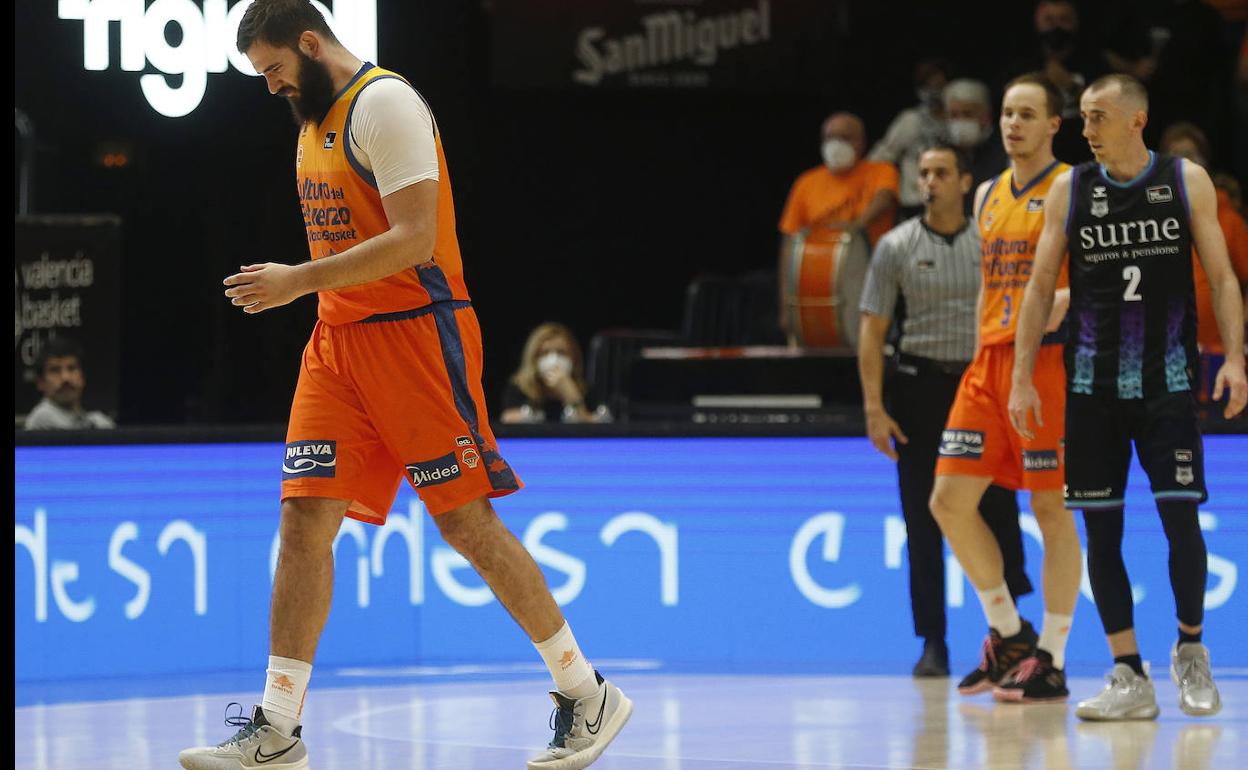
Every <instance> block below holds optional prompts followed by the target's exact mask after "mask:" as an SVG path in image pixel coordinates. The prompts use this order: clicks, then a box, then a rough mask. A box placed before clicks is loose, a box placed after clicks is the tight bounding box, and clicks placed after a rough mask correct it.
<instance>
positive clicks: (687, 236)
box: [14, 0, 1100, 423]
mask: <svg viewBox="0 0 1248 770" xmlns="http://www.w3.org/2000/svg"><path fill="white" fill-rule="evenodd" d="M774 1H779V0H773V2H774ZM55 5H56V4H55V3H53V2H50V0H18V3H17V5H16V10H15V35H14V44H15V55H14V61H15V75H14V100H15V104H16V106H17V107H18V108H20V109H22V110H24V111H26V112H27V113H28V114H29V115H30V116H31V118H32V119H33V121H34V122H35V125H36V127H37V130H38V136H39V152H38V177H37V183H36V185H37V186H36V195H35V210H37V211H40V212H44V213H53V212H55V213H73V212H115V213H117V214H119V215H120V216H121V217H122V218H123V219H124V222H125V226H124V232H123V254H124V281H123V285H124V289H123V291H124V295H123V300H124V310H123V322H122V326H121V329H120V330H119V333H120V334H121V337H122V351H123V352H122V356H123V361H122V363H123V366H122V372H123V381H122V405H121V420H122V421H123V422H129V423H135V422H182V421H190V422H198V421H226V422H250V421H265V422H270V421H271V422H280V421H282V420H284V419H285V416H286V412H287V409H288V406H289V399H290V394H291V392H292V391H293V386H294V382H295V377H296V374H297V367H298V360H299V352H300V350H301V349H302V346H303V344H304V342H305V340H306V338H307V333H308V331H309V329H310V327H311V325H312V323H313V320H314V317H315V300H314V299H313V298H311V297H306V298H304V299H302V300H300V301H299V302H297V303H295V304H294V305H293V306H291V307H288V308H284V309H280V310H277V311H272V312H269V313H265V314H263V315H261V316H258V317H249V316H245V315H244V314H242V313H241V312H239V311H238V310H236V309H235V308H232V307H231V306H230V305H229V304H228V303H227V302H226V300H225V299H224V298H223V297H222V295H221V289H222V287H221V279H222V278H223V277H224V276H225V275H227V274H229V273H231V272H234V270H235V268H236V267H237V266H238V265H240V264H244V263H248V262H257V261H284V262H295V261H299V260H301V259H304V258H306V244H305V240H304V235H303V231H302V223H301V220H300V216H299V211H298V207H297V203H296V199H295V195H294V184H293V175H292V173H291V172H292V158H293V152H294V149H293V148H294V141H295V128H294V126H293V124H292V122H291V120H290V118H289V113H288V109H287V107H286V105H285V104H284V102H283V101H282V100H279V99H276V98H273V97H271V96H269V95H268V94H267V92H266V91H265V89H264V87H263V84H262V82H261V81H259V80H255V79H249V78H245V77H242V76H240V75H238V74H237V73H234V72H231V73H229V74H226V75H210V76H209V82H208V90H207V94H206V95H205V97H204V101H203V103H202V104H201V105H200V107H199V108H198V109H197V110H196V111H195V112H194V113H193V114H192V115H190V116H188V117H185V118H180V119H168V118H164V117H161V116H159V115H157V114H156V113H154V112H153V111H152V110H151V108H150V107H149V106H148V105H147V104H146V102H145V101H144V100H143V97H142V94H141V92H140V89H139V85H138V73H129V72H122V71H120V70H119V69H118V68H117V67H116V64H115V62H116V57H117V43H116V32H115V31H114V33H113V57H114V66H113V68H112V69H110V70H108V71H105V72H85V71H84V70H83V69H82V65H81V62H82V58H81V57H82V35H83V31H82V24H81V23H80V22H74V21H61V20H58V19H57V18H56V10H55ZM378 5H379V8H378V15H379V19H378V26H379V30H380V31H379V35H378V40H379V55H378V60H379V61H378V63H379V64H381V65H383V66H386V67H389V68H391V69H394V70H397V71H399V72H400V73H403V74H404V75H406V76H407V77H408V78H409V79H410V80H411V81H412V82H413V84H414V85H416V87H417V88H418V89H419V90H420V91H421V92H422V93H423V94H424V95H425V97H426V98H427V99H428V101H429V102H430V104H431V105H432V106H433V109H434V113H435V116H436V118H437V120H438V123H439V126H440V128H441V130H442V133H443V137H444V143H445V147H446V152H447V156H448V162H449V167H450V172H451V177H452V180H453V184H454V191H455V196H456V208H457V213H458V216H459V237H460V240H461V244H462V247H463V251H464V255H465V262H466V265H467V273H468V281H469V287H470V290H471V291H472V293H473V296H474V300H475V303H476V306H477V311H478V313H479V315H480V317H481V320H482V324H483V328H484V333H485V344H486V375H485V377H486V392H487V394H488V395H489V397H490V398H491V399H493V398H496V397H497V396H498V395H499V394H500V392H501V388H502V386H503V382H504V380H505V378H506V376H507V375H508V374H509V373H510V371H511V370H512V369H513V368H514V366H515V365H516V363H517V359H518V354H519V350H520V347H521V345H522V343H523V340H524V338H525V336H526V335H527V333H528V331H529V330H530V329H531V328H532V327H533V326H535V325H536V324H537V323H539V322H541V321H543V320H548V319H553V320H561V321H564V322H565V323H568V324H569V325H570V326H571V327H572V328H573V329H574V330H575V331H576V332H577V333H578V335H579V336H580V338H581V341H582V343H583V344H584V343H587V342H588V340H589V337H590V336H591V335H592V334H593V333H594V332H595V331H597V330H599V329H602V328H605V327H620V326H627V327H649V328H675V327H676V326H677V325H678V324H679V319H680V311H681V305H682V301H683V293H684V290H685V287H686V285H687V283H688V281H689V279H690V278H691V277H693V276H694V275H696V274H698V273H702V272H721V273H735V272H740V271H742V270H747V269H765V268H769V267H771V266H772V265H773V260H774V254H775V248H776V221H777V219H778V218H779V213H780V208H781V206H782V204H783V202H784V198H785V195H786V194H787V192H788V188H789V185H790V184H791V183H792V181H793V179H794V178H795V177H796V175H797V174H798V173H800V172H801V171H803V170H805V169H807V168H809V167H811V166H813V165H815V164H816V163H818V161H819V155H818V133H817V132H818V128H819V125H820V122H821V121H822V119H823V117H824V116H826V115H827V114H828V113H829V112H831V111H834V110H838V109H849V110H853V111H856V112H858V113H859V114H861V115H862V116H863V118H864V119H865V120H866V123H867V127H868V132H869V135H870V138H871V139H872V140H874V139H876V138H878V137H879V136H880V134H881V133H882V132H883V130H884V128H885V127H886V126H887V124H888V121H889V120H890V119H891V118H892V116H893V115H894V114H895V113H896V111H897V110H899V109H901V108H903V107H906V106H909V105H910V104H911V103H912V102H913V98H914V97H913V87H912V84H911V70H912V67H913V64H914V62H915V61H917V60H918V59H920V58H923V57H926V56H931V55H942V56H945V57H947V58H949V59H951V60H952V61H953V62H954V64H955V65H956V66H957V67H958V68H959V69H960V70H961V71H963V72H964V73H966V74H970V75H977V76H980V77H984V78H986V79H989V80H991V79H994V78H995V77H996V74H997V71H998V70H999V69H1000V62H1001V61H1002V55H1001V53H1000V52H1001V51H1003V50H1010V51H1013V50H1016V48H1017V46H1012V45H1011V44H1010V43H1009V41H1011V40H1025V39H1030V19H1031V4H1030V3H1027V2H1017V3H1000V2H992V3H989V2H978V1H976V2H959V3H932V2H925V3H917V2H914V3H911V2H906V3H889V2H878V1H877V2H865V1H858V0H853V1H852V2H849V1H848V0H847V2H846V4H845V5H844V7H843V12H844V16H843V17H840V16H838V18H843V20H844V21H846V22H847V24H846V25H845V26H844V27H843V28H842V27H841V26H840V24H839V23H838V24H827V25H825V26H824V27H823V28H822V31H821V30H818V29H817V30H815V32H814V34H816V35H821V36H822V37H820V38H818V39H819V40H820V41H821V44H822V45H826V46H827V47H828V50H827V58H828V61H829V62H830V64H829V66H828V70H827V71H826V72H825V73H823V76H822V77H819V78H811V79H809V80H808V81H807V80H806V79H803V81H802V82H792V83H787V84H784V85H783V86H782V87H777V88H774V89H768V90H762V91H760V90H757V89H751V90H748V91H747V90H740V91H732V90H728V91H719V90H717V91H714V92H699V91H676V92H669V91H627V90H614V91H601V92H591V91H584V90H573V89H570V88H568V89H524V90H520V89H508V88H502V87H498V86H496V85H495V84H494V83H493V82H492V69H491V60H490V58H491V39H490V36H491V32H492V25H491V12H490V8H489V7H488V5H484V4H481V3H476V2H468V1H466V0H420V2H406V1H405V2H397V1H395V2H388V1H387V0H379V3H378ZM833 5H835V4H833ZM520 7H521V8H522V7H523V5H522V4H521V5H520ZM953 9H956V10H953ZM512 12H513V13H514V7H513V9H512ZM837 12H838V14H839V13H840V12H841V11H840V10H839V9H838V11H837ZM1090 12H1091V13H1093V14H1095V13H1096V9H1095V7H1094V8H1092V9H1091V10H1090ZM984 23H988V24H990V25H991V27H992V29H993V30H995V31H994V33H993V34H992V35H991V36H990V37H984V36H982V35H976V34H972V30H974V29H978V28H980V27H981V26H982V25H983V24H984ZM1088 23H1089V24H1092V25H1096V24H1099V23H1100V22H1099V20H1098V18H1097V16H1095V15H1093V16H1092V17H1091V18H1090V19H1088ZM106 141H114V142H124V143H127V144H128V145H129V146H131V147H132V148H133V152H134V162H133V163H132V164H131V165H130V166H128V167H126V168H124V169H121V170H106V169H104V168H102V167H101V166H100V165H98V164H97V163H96V162H95V161H94V157H95V155H96V153H97V151H98V148H99V145H100V143H101V142H106ZM88 374H89V372H88Z"/></svg>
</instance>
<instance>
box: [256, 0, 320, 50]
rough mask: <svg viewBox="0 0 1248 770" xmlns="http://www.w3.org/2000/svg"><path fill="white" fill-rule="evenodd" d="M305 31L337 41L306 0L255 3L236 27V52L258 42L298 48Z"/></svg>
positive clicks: (266, 0) (257, 1) (272, 0)
mask: <svg viewBox="0 0 1248 770" xmlns="http://www.w3.org/2000/svg"><path fill="white" fill-rule="evenodd" d="M304 32H315V33H316V34H318V35H320V36H321V37H324V38H326V39H328V40H332V41H334V42H335V43H336V42H338V38H336V37H334V33H333V31H332V30H330V28H329V25H328V24H326V23H325V17H324V16H322V15H321V12H320V11H318V10H316V7H315V6H313V5H312V3H310V2H309V1H308V0H256V1H255V2H254V3H252V4H251V7H249V8H248V9H247V12H246V13H244V14H243V19H242V21H241V22H239V24H238V38H237V41H236V43H237V45H238V51H239V53H247V50H248V49H250V48H251V47H252V46H253V45H255V44H256V43H257V42H260V43H266V44H268V45H271V46H278V47H282V48H294V49H298V48H299V36H300V35H302V34H303V33H304Z"/></svg>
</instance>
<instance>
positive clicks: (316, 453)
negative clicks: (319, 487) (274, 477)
mask: <svg viewBox="0 0 1248 770" xmlns="http://www.w3.org/2000/svg"><path fill="white" fill-rule="evenodd" d="M337 466H338V442H337V441H292V442H290V443H289V444H287V445H286V459H285V460H283V461H282V480H283V481H294V480H295V479H306V478H316V477H320V478H326V479H332V478H333V477H334V472H335V471H336V470H337Z"/></svg>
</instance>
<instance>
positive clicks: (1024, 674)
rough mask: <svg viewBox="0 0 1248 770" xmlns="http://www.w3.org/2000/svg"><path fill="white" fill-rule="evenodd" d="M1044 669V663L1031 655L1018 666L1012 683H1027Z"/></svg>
mask: <svg viewBox="0 0 1248 770" xmlns="http://www.w3.org/2000/svg"><path fill="white" fill-rule="evenodd" d="M1044 669H1045V665H1044V662H1043V661H1042V660H1040V658H1039V657H1037V656H1035V655H1032V656H1031V657H1030V658H1027V659H1026V660H1024V661H1023V662H1022V663H1019V664H1018V670H1017V671H1015V672H1014V681H1015V682H1020V683H1021V682H1026V681H1029V680H1031V679H1032V678H1034V677H1035V676H1036V675H1038V674H1040V673H1041V672H1042V671H1043V670H1044Z"/></svg>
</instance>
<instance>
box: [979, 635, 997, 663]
mask: <svg viewBox="0 0 1248 770" xmlns="http://www.w3.org/2000/svg"><path fill="white" fill-rule="evenodd" d="M996 665H997V645H996V642H995V641H994V639H993V637H992V635H991V634H989V635H988V636H987V637H986V638H985V639H984V649H983V652H982V654H981V656H980V658H979V670H980V671H991V670H992V669H993V668H994V667H995V666H996Z"/></svg>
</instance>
